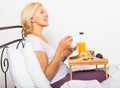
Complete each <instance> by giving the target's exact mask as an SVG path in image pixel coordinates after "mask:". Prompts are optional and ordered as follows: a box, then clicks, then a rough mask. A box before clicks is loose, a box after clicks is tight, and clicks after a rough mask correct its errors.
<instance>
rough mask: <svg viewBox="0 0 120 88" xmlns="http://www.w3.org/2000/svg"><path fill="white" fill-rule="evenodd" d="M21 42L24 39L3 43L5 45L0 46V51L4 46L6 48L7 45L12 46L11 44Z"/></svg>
mask: <svg viewBox="0 0 120 88" xmlns="http://www.w3.org/2000/svg"><path fill="white" fill-rule="evenodd" d="M23 40H24V39H23V38H21V39H16V40H13V41H10V42H8V43H5V44H3V45H0V49H1V48H3V47H5V46H8V45H11V44H13V43H16V42H20V41H23Z"/></svg>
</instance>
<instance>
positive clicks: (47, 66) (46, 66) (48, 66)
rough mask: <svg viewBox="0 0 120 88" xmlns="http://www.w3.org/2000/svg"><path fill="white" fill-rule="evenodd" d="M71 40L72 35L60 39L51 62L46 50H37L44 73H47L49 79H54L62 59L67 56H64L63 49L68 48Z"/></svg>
mask: <svg viewBox="0 0 120 88" xmlns="http://www.w3.org/2000/svg"><path fill="white" fill-rule="evenodd" d="M71 42H72V37H71V36H66V37H64V38H63V39H62V40H61V41H60V43H59V45H58V47H57V50H56V52H55V54H54V57H53V59H52V61H51V62H50V63H48V59H47V55H46V53H45V52H43V51H36V52H35V53H36V56H37V58H38V60H39V63H40V65H41V67H42V70H43V72H44V74H45V75H46V77H47V78H48V80H52V79H53V77H54V75H55V73H56V72H57V70H58V67H59V63H60V62H61V61H63V60H65V58H62V55H63V51H64V50H66V49H68V48H69V47H70V46H71Z"/></svg>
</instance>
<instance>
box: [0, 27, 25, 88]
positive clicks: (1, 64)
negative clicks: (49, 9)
mask: <svg viewBox="0 0 120 88" xmlns="http://www.w3.org/2000/svg"><path fill="white" fill-rule="evenodd" d="M8 30H11V31H15V30H21V37H20V38H18V39H14V40H11V41H9V42H7V43H5V44H0V51H1V54H0V55H1V56H0V68H1V71H0V74H1V75H0V76H2V77H0V78H1V80H0V81H2V82H0V83H1V84H0V88H3V87H4V88H9V87H8V85H9V84H10V83H9V78H10V77H8V75H9V61H8V59H7V58H6V56H5V52H6V48H7V47H9V46H11V45H14V46H15V47H16V48H18V47H19V45H22V46H23V41H24V37H23V31H22V26H20V25H13V26H5V27H0V32H1V31H8ZM4 35H6V34H4ZM4 37H5V36H4ZM2 79H3V80H2Z"/></svg>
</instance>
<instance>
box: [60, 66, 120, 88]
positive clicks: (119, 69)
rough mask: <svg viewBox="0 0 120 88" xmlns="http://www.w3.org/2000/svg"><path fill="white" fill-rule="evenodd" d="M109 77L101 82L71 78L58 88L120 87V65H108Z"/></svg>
mask: <svg viewBox="0 0 120 88" xmlns="http://www.w3.org/2000/svg"><path fill="white" fill-rule="evenodd" d="M108 74H109V78H108V79H107V80H105V81H103V82H102V83H99V82H98V81H97V80H86V81H84V80H71V81H68V82H66V83H64V84H63V85H62V86H61V87H60V88H120V65H111V66H109V67H108Z"/></svg>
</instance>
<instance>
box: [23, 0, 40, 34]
mask: <svg viewBox="0 0 120 88" xmlns="http://www.w3.org/2000/svg"><path fill="white" fill-rule="evenodd" d="M41 5H42V4H41V3H40V2H32V3H29V4H27V5H26V6H25V7H24V8H23V10H22V12H21V25H22V27H23V32H24V36H27V34H30V33H31V32H32V31H33V26H32V23H31V18H32V17H33V16H34V13H35V11H36V10H37V8H38V7H39V6H41Z"/></svg>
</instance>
